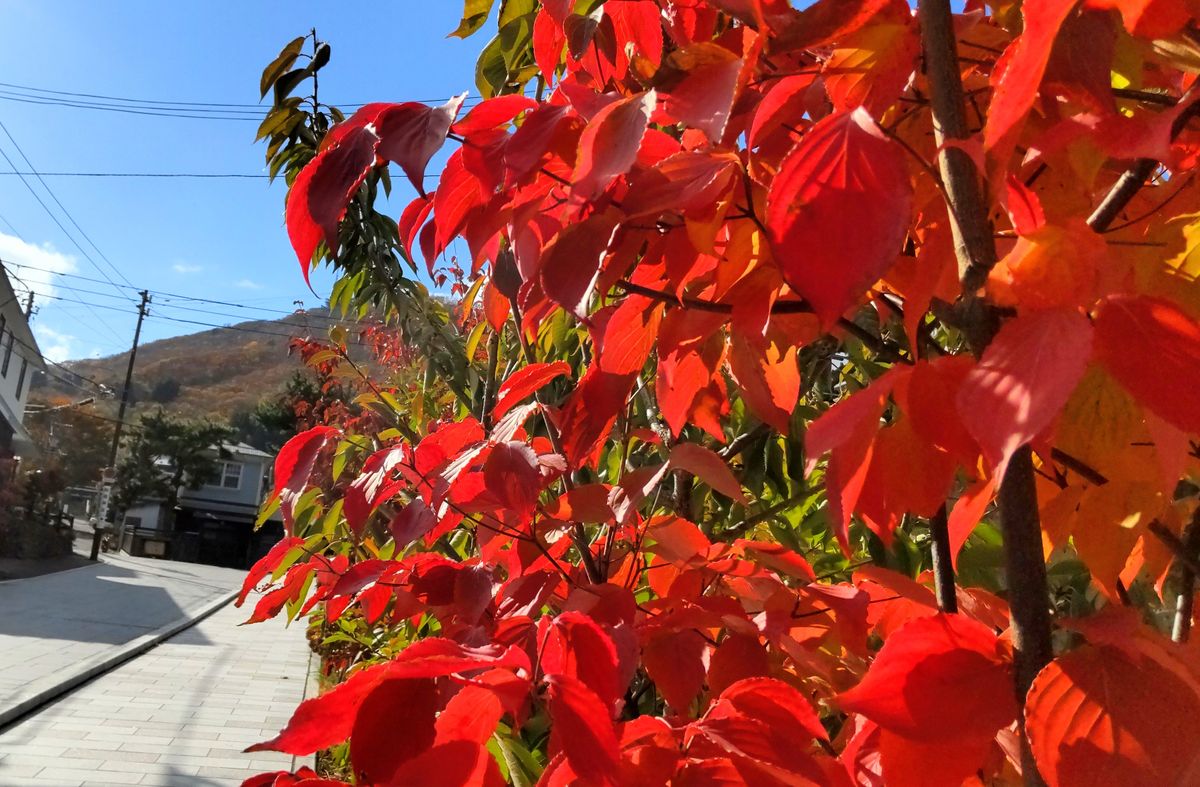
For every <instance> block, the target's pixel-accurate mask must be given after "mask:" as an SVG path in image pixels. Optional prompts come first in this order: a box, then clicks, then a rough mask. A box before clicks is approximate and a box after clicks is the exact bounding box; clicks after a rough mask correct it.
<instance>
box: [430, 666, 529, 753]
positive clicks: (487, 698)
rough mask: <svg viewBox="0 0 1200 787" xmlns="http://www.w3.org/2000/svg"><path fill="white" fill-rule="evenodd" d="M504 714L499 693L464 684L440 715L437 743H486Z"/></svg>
mask: <svg viewBox="0 0 1200 787" xmlns="http://www.w3.org/2000/svg"><path fill="white" fill-rule="evenodd" d="M504 674H507V675H509V676H511V675H512V673H504ZM503 715H504V706H503V705H502V704H501V702H500V698H499V697H497V696H496V692H494V691H492V690H491V689H490V688H487V687H485V686H475V685H471V686H463V687H462V688H461V689H459V691H458V693H457V694H455V695H454V696H453V697H451V698H450V701H449V702H448V703H446V707H445V709H443V710H442V712H441V713H439V714H438V717H437V723H436V725H435V726H436V728H437V739H436V740H437V743H447V742H449V741H471V742H473V743H477V744H480V745H483V744H485V743H487V742H488V739H489V738H491V737H492V733H493V732H495V731H496V725H497V724H498V723H499V722H500V718H501V717H502V716H503Z"/></svg>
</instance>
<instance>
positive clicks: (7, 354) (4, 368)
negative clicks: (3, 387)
mask: <svg viewBox="0 0 1200 787" xmlns="http://www.w3.org/2000/svg"><path fill="white" fill-rule="evenodd" d="M3 338H4V337H3V336H0V339H3ZM16 338H17V337H16V335H15V334H14V333H13V332H12V331H9V332H8V344H6V345H4V364H3V365H0V377H8V364H9V363H10V362H11V361H12V350H13V341H14V340H16Z"/></svg>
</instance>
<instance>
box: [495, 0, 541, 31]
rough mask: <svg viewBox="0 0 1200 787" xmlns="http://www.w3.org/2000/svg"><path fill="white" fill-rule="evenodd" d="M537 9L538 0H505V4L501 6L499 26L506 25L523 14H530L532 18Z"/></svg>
mask: <svg viewBox="0 0 1200 787" xmlns="http://www.w3.org/2000/svg"><path fill="white" fill-rule="evenodd" d="M537 10H538V3H537V2H536V0H504V3H503V5H501V6H500V19H499V20H497V26H498V27H504V26H505V25H507V24H508V23H509V22H512V21H513V20H515V19H517V18H519V17H522V16H529V17H530V18H531V20H532V17H533V15H534V14H536V13H537Z"/></svg>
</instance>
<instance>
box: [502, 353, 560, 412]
mask: <svg viewBox="0 0 1200 787" xmlns="http://www.w3.org/2000/svg"><path fill="white" fill-rule="evenodd" d="M570 373H571V366H570V364H568V363H567V362H566V361H555V362H554V363H532V364H530V365H528V366H526V367H523V368H521V369H518V370H517V371H515V372H513V373H512V374H510V375H509V376H508V377H507V378H506V379H505V380H504V382H503V383H501V385H500V389H499V390H498V391H497V392H496V394H497V395H496V406H495V407H493V408H492V418H495V419H500V418H503V417H504V414H505V413H507V412H508V411H509V410H510V409H512V408H513V406H515V405H516V404H517V403H518V402H520V401H521V400H522V399H524V398H525V397H527V396H529V395H530V394H532V393H533V392H535V391H537V390H538V389H540V388H541V387H542V386H544V385H546V384H547V383H549V382H550V381H551V380H553V379H555V378H556V377H561V376H562V375H564V374H570Z"/></svg>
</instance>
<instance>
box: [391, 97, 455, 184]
mask: <svg viewBox="0 0 1200 787" xmlns="http://www.w3.org/2000/svg"><path fill="white" fill-rule="evenodd" d="M466 97H467V94H466V93H463V94H462V95H460V96H456V97H454V98H452V99H450V100H449V101H448V102H446V104H444V105H443V106H440V107H431V106H428V105H426V104H419V103H417V102H415V101H407V102H405V103H403V104H395V105H393V106H390V107H388V108H387V109H385V110H384V111H383V112H380V113H379V116H378V117H376V118H375V123H374V126H375V133H376V134H378V135H379V155H380V156H381V157H383V158H385V159H387V160H389V161H394V162H396V163H397V164H399V165H400V168H401V169H402V170H404V174H405V175H407V176H408V179H409V180H410V181H411V182H412V184H413V188H415V189H416V190H417V193H418V194H420V195H421V196H424V195H425V167H426V166H428V165H429V160H430V159H431V158H433V154H434V153H437V152H438V150H440V149H441V147H442V145H443V144H445V142H446V133H447V132H449V131H450V124H451V123H452V122H453V121H454V118H455V117H456V116H457V115H458V108H459V107H460V106H462V102H463V99H465V98H466Z"/></svg>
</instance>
